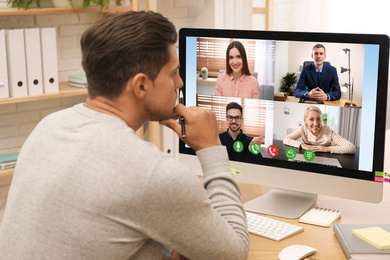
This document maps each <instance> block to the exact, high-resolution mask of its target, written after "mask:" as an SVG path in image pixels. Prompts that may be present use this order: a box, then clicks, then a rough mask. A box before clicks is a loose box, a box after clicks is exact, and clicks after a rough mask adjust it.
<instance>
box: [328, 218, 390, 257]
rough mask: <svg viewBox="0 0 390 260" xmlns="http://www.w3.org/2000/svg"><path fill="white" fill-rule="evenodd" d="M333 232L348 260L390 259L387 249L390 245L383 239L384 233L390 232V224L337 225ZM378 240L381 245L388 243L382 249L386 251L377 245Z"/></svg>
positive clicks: (389, 252)
mask: <svg viewBox="0 0 390 260" xmlns="http://www.w3.org/2000/svg"><path fill="white" fill-rule="evenodd" d="M373 228H374V229H373ZM378 230H379V231H378ZM333 231H334V234H335V235H336V238H337V239H338V241H339V243H340V245H341V247H342V248H343V250H344V253H345V255H346V257H347V258H348V259H353V260H356V259H365V260H369V259H375V260H382V259H383V260H384V259H387V260H388V259H390V249H385V248H389V247H388V246H389V245H390V244H389V243H388V242H387V243H386V242H385V241H384V239H381V237H382V235H383V232H385V233H386V232H387V233H388V232H390V224H336V225H334V226H333ZM367 232H368V233H367ZM377 232H379V233H377ZM357 233H359V235H357ZM362 234H363V235H362ZM378 239H379V244H383V243H384V242H385V243H386V244H385V246H383V247H380V248H384V249H380V248H378V246H377V245H376V242H375V240H378ZM385 239H386V236H385ZM372 241H374V243H373V242H372Z"/></svg>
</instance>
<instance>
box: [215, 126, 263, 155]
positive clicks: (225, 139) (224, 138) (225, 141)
mask: <svg viewBox="0 0 390 260" xmlns="http://www.w3.org/2000/svg"><path fill="white" fill-rule="evenodd" d="M219 139H220V140H221V143H222V145H224V146H226V148H227V151H228V153H229V154H241V155H254V156H255V154H253V153H252V152H251V151H249V148H248V147H249V144H250V142H251V141H252V139H253V137H251V136H247V135H246V134H244V133H243V132H242V130H241V129H240V133H239V134H238V136H237V138H236V140H233V138H232V137H231V135H230V134H229V132H228V131H225V132H223V133H220V134H219ZM236 141H240V142H241V143H242V144H243V145H244V149H243V150H242V151H241V152H240V153H238V152H236V151H235V150H234V148H233V144H234V142H236ZM256 156H261V157H262V155H261V153H259V154H258V155H256Z"/></svg>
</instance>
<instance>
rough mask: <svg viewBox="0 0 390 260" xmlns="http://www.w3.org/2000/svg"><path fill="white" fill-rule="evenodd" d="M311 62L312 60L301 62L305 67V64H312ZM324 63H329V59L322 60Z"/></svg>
mask: <svg viewBox="0 0 390 260" xmlns="http://www.w3.org/2000/svg"><path fill="white" fill-rule="evenodd" d="M312 63H313V61H312V60H309V61H304V62H303V67H305V66H307V65H310V64H312ZM324 63H325V64H328V65H330V62H329V61H324Z"/></svg>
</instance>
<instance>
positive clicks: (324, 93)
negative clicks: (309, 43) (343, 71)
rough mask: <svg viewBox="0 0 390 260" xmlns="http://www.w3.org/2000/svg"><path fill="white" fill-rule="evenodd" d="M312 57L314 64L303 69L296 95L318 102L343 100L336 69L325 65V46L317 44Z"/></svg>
mask: <svg viewBox="0 0 390 260" xmlns="http://www.w3.org/2000/svg"><path fill="white" fill-rule="evenodd" d="M311 57H312V58H313V60H314V63H312V64H310V65H308V66H305V67H303V69H302V72H301V75H300V77H299V79H298V83H297V85H296V87H295V91H294V95H295V96H296V97H298V98H310V99H312V100H318V101H330V100H339V99H340V98H341V91H340V84H339V78H338V76H337V70H336V68H335V67H333V66H331V65H329V64H325V63H324V60H325V58H326V51H325V46H324V45H322V44H316V45H314V47H313V50H312V54H311Z"/></svg>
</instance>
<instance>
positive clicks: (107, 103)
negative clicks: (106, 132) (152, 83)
mask: <svg viewBox="0 0 390 260" xmlns="http://www.w3.org/2000/svg"><path fill="white" fill-rule="evenodd" d="M122 103H123V102H121V100H120V98H119V99H118V100H116V99H115V100H111V99H108V98H105V97H102V96H98V97H95V98H91V97H89V96H88V98H87V101H86V102H85V104H84V105H85V106H86V107H88V108H90V109H92V110H95V111H98V112H100V113H104V114H109V115H112V116H115V117H118V118H120V119H122V120H123V121H125V123H126V124H127V125H128V126H129V127H131V128H132V129H133V130H134V131H137V130H138V128H140V127H141V126H142V125H143V124H144V123H145V121H146V120H142V119H141V118H142V116H139V115H140V114H139V112H135V113H133V112H134V111H140V110H139V109H136V108H135V107H130V105H129V104H128V105H125V106H123V105H121V104H122Z"/></svg>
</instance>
